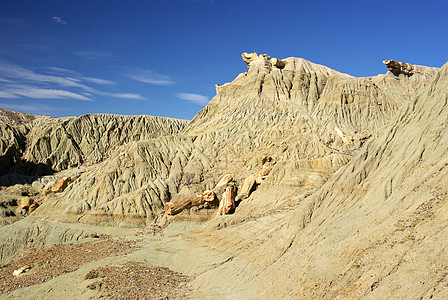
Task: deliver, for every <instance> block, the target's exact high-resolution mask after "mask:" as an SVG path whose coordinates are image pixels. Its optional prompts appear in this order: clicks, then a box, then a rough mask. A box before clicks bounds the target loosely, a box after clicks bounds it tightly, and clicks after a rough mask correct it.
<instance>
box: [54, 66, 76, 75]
mask: <svg viewBox="0 0 448 300" xmlns="http://www.w3.org/2000/svg"><path fill="white" fill-rule="evenodd" d="M47 69H48V70H49V71H50V72H51V73H56V74H61V73H62V74H70V75H79V73H78V72H75V71H73V70H69V69H64V68H59V67H47Z"/></svg>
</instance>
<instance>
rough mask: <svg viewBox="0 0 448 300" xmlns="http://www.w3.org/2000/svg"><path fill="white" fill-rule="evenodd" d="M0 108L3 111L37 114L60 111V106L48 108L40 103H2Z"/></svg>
mask: <svg viewBox="0 0 448 300" xmlns="http://www.w3.org/2000/svg"><path fill="white" fill-rule="evenodd" d="M0 107H1V108H3V109H8V110H13V111H21V112H25V113H35V114H49V113H50V112H55V111H58V110H60V107H58V106H54V105H53V106H48V105H42V104H40V103H36V104H10V103H2V102H0Z"/></svg>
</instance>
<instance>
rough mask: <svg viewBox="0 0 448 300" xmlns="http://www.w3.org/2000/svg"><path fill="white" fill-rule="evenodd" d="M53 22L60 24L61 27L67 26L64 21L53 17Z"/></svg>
mask: <svg viewBox="0 0 448 300" xmlns="http://www.w3.org/2000/svg"><path fill="white" fill-rule="evenodd" d="M53 21H55V22H56V23H58V24H62V25H64V24H67V22H66V21H65V20H62V19H61V18H59V17H53Z"/></svg>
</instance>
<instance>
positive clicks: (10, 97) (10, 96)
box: [0, 91, 18, 99]
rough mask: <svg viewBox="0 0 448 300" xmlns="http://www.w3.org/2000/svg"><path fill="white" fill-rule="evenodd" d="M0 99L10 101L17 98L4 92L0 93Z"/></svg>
mask: <svg viewBox="0 0 448 300" xmlns="http://www.w3.org/2000/svg"><path fill="white" fill-rule="evenodd" d="M0 98H9V99H12V98H18V96H16V95H14V94H11V93H8V92H5V91H0Z"/></svg>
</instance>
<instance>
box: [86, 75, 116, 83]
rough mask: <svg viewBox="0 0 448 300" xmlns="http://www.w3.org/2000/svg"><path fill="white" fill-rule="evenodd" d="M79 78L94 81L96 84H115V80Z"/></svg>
mask: <svg viewBox="0 0 448 300" xmlns="http://www.w3.org/2000/svg"><path fill="white" fill-rule="evenodd" d="M81 79H83V80H85V81H88V82H91V83H96V84H115V82H113V81H110V80H106V79H101V78H94V77H81Z"/></svg>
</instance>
